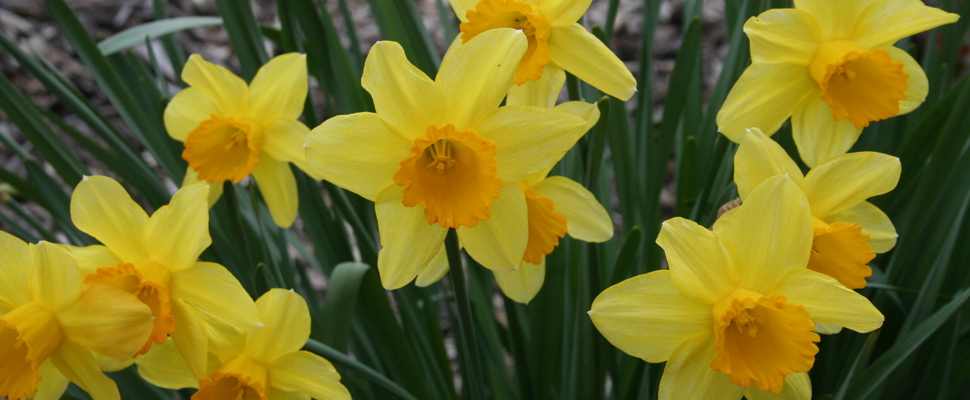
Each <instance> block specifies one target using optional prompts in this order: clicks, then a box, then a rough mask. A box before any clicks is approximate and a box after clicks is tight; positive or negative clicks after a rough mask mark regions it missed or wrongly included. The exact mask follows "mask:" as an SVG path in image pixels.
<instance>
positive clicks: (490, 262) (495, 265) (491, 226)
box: [458, 185, 529, 271]
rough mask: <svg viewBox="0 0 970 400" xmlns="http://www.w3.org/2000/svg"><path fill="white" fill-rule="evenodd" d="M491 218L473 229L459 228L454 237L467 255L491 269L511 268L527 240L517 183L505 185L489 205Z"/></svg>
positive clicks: (524, 218)
mask: <svg viewBox="0 0 970 400" xmlns="http://www.w3.org/2000/svg"><path fill="white" fill-rule="evenodd" d="M490 209H491V212H492V218H489V219H486V220H482V221H479V222H478V226H476V227H474V228H469V227H461V228H459V229H458V238H459V240H461V244H462V246H464V247H465V251H466V252H467V253H468V255H469V256H471V257H472V258H474V259H475V261H478V262H479V263H480V264H482V266H483V267H485V268H488V269H490V270H492V271H511V270H513V269H515V266H516V265H519V262H521V261H522V254H524V253H525V247H526V244H528V242H529V224H528V215H527V211H526V205H525V195H524V194H523V193H522V189H521V188H519V185H505V186H503V187H502V189H500V190H499V196H498V198H497V199H495V201H493V202H492V206H491V207H490Z"/></svg>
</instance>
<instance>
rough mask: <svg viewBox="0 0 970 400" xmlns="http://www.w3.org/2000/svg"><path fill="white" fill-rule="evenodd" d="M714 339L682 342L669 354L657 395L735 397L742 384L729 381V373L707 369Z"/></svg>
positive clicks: (685, 399) (692, 399)
mask: <svg viewBox="0 0 970 400" xmlns="http://www.w3.org/2000/svg"><path fill="white" fill-rule="evenodd" d="M713 344H714V340H713V339H711V338H709V337H703V338H700V339H696V338H695V339H693V340H688V341H685V342H684V343H683V344H682V345H680V346H679V347H677V349H676V350H674V352H673V354H671V355H670V359H669V361H667V365H666V366H665V367H664V372H663V376H662V377H661V378H660V393H659V394H660V396H659V397H660V398H661V399H670V400H673V399H676V400H737V399H740V398H741V394H742V393H743V392H744V387H742V386H738V385H734V384H731V375H728V374H724V373H720V372H717V371H715V370H713V369H711V360H713V359H714V355H715V353H714V349H713V348H712V346H713Z"/></svg>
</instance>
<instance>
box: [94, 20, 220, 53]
mask: <svg viewBox="0 0 970 400" xmlns="http://www.w3.org/2000/svg"><path fill="white" fill-rule="evenodd" d="M221 24H222V18H219V17H179V18H170V19H163V20H158V21H152V22H149V23H146V24H141V25H138V26H135V27H131V28H128V29H125V30H123V31H121V32H118V33H116V34H114V35H112V36H111V37H109V38H107V39H104V40H102V41H101V42H99V43H98V49H99V50H101V54H104V55H106V56H107V55H111V54H114V53H117V52H119V51H122V50H125V49H128V48H129V47H133V46H135V45H138V44H141V43H144V42H145V38H146V37H147V38H149V39H155V38H158V37H161V36H165V35H168V34H170V33H175V32H178V31H184V30H186V29H192V28H200V27H203V26H212V25H221Z"/></svg>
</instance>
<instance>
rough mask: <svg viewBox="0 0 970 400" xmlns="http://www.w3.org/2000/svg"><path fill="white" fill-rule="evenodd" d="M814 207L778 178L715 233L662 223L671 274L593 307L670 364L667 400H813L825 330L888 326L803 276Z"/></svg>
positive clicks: (613, 333)
mask: <svg viewBox="0 0 970 400" xmlns="http://www.w3.org/2000/svg"><path fill="white" fill-rule="evenodd" d="M811 218H812V216H811V214H810V213H809V208H808V201H807V200H806V199H805V196H804V195H803V194H802V191H801V190H800V189H799V188H798V186H797V185H796V184H795V183H794V182H792V180H791V179H786V177H784V176H775V177H773V178H770V179H768V180H766V181H765V182H764V183H762V184H761V185H759V186H758V187H757V188H755V189H754V190H753V191H752V193H751V194H750V195H749V196H748V198H747V201H746V202H745V204H744V205H742V206H740V207H738V208H735V209H733V210H731V211H730V212H729V213H727V214H725V215H724V216H723V217H722V218H721V219H719V220H718V221H717V222H716V223H715V225H714V228H713V231H712V230H708V229H707V228H704V227H702V226H700V225H697V224H696V223H694V222H691V221H689V220H686V219H683V218H674V219H671V220H668V221H666V222H664V224H663V227H662V228H661V231H660V235H659V236H658V238H657V244H659V245H660V247H662V248H663V249H664V252H665V253H666V256H667V263H668V265H669V267H670V269H669V270H658V271H654V272H650V273H647V274H644V275H640V276H636V277H633V278H630V279H627V280H625V281H623V282H620V283H619V284H616V285H614V286H612V287H610V288H608V289H606V290H605V291H603V293H601V294H600V295H599V296H597V298H596V299H595V300H594V301H593V305H592V309H591V310H590V312H589V314H590V318H592V320H593V324H594V325H595V326H596V328H597V329H598V330H599V331H600V333H602V334H603V336H605V337H606V339H607V340H609V341H610V343H612V344H613V345H614V346H617V347H619V348H620V349H621V350H623V351H624V352H626V353H628V354H630V355H632V356H635V357H639V358H642V359H644V360H646V361H648V362H664V361H666V362H667V365H666V367H665V369H664V373H663V377H662V378H661V380H660V396H659V398H660V399H665V400H666V399H671V400H672V399H677V400H681V399H705V400H710V399H724V400H737V399H740V398H741V397H742V396H744V397H747V398H749V399H767V398H775V397H771V394H779V393H781V394H783V395H784V397H783V398H786V399H804V400H808V399H810V398H811V384H810V382H809V379H808V374H807V373H806V372H807V371H808V370H810V369H811V368H812V366H813V365H814V362H815V354H817V352H818V347H816V345H815V343H813V342H817V341H819V336H818V335H817V334H816V333H815V332H813V331H814V329H815V325H816V324H817V323H824V324H833V325H838V326H843V327H846V328H849V329H851V330H854V331H857V332H869V331H871V330H873V329H876V328H879V327H880V326H882V322H883V316H882V314H880V313H879V311H878V310H876V308H875V307H873V305H872V304H871V303H870V302H869V300H866V298H865V297H862V296H861V295H859V294H858V293H856V292H855V291H853V290H851V289H848V288H846V287H845V286H842V284H840V283H839V282H838V281H836V280H835V279H834V278H832V277H829V276H828V275H825V274H821V273H818V272H815V271H812V270H810V269H807V268H805V266H806V265H807V264H808V257H809V254H808V253H809V249H810V248H811V245H812V220H811Z"/></svg>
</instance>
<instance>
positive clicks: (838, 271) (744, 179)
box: [734, 129, 902, 289]
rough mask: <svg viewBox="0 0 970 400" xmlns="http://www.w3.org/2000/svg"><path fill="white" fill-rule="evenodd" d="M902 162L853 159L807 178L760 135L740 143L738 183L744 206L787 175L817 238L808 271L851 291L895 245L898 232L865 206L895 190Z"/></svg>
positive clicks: (864, 156)
mask: <svg viewBox="0 0 970 400" xmlns="http://www.w3.org/2000/svg"><path fill="white" fill-rule="evenodd" d="M901 169H902V168H901V166H900V163H899V159H898V158H896V157H892V156H888V155H885V154H880V153H873V152H861V153H849V154H843V155H839V156H835V157H833V158H830V159H828V160H827V161H825V162H823V163H821V164H818V165H817V166H815V168H812V170H811V171H808V174H807V175H805V176H804V177H803V176H802V172H801V170H799V169H798V166H797V165H796V164H795V162H794V161H792V159H791V158H790V157H788V153H785V150H784V149H782V148H781V146H779V145H778V144H777V143H775V142H774V141H773V140H771V138H769V137H767V136H765V135H764V134H763V133H761V131H759V130H757V129H751V130H750V131H749V132H748V133H747V134H746V135H745V136H744V138H743V139H742V141H741V146H740V147H739V148H738V152H737V154H735V156H734V182H735V183H737V186H738V194H739V195H740V196H741V200H742V201H743V200H745V199H747V196H748V195H749V194H750V193H751V192H752V191H753V190H754V188H755V187H757V186H758V185H760V184H761V182H763V181H765V180H766V179H768V178H770V177H772V176H775V175H784V174H788V176H789V177H790V178H791V180H792V181H793V182H795V184H797V185H798V186H799V187H800V188H801V189H802V191H803V192H804V193H805V197H806V198H807V199H808V205H809V207H810V208H811V212H812V221H813V222H814V226H815V237H814V240H813V241H812V251H811V256H810V257H809V261H808V269H811V270H813V271H818V272H821V273H823V274H826V275H828V276H831V277H833V278H835V279H837V280H838V281H839V283H841V284H843V285H845V286H846V287H848V288H850V289H861V288H864V287H865V286H866V277H867V276H869V275H872V269H871V268H869V266H868V265H866V263H868V262H869V261H872V259H873V258H875V257H876V253H885V252H887V251H889V250H890V249H892V248H893V246H894V245H895V244H896V228H895V227H893V224H892V222H891V221H890V220H889V217H887V216H886V214H885V213H883V212H882V211H881V210H879V208H877V207H876V206H874V205H872V204H871V203H869V202H867V201H866V199H867V198H869V197H872V196H878V195H880V194H883V193H886V192H889V191H890V190H892V189H893V188H895V187H896V183H897V182H898V181H899V174H900V171H901Z"/></svg>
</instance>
